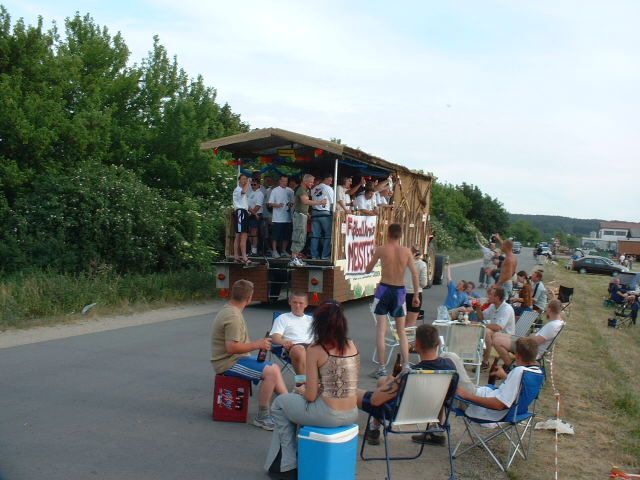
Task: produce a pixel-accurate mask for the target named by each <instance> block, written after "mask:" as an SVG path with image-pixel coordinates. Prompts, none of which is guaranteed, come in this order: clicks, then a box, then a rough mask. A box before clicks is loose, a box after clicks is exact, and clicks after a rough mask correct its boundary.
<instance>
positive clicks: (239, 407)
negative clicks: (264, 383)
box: [212, 375, 251, 422]
mask: <svg viewBox="0 0 640 480" xmlns="http://www.w3.org/2000/svg"><path fill="white" fill-rule="evenodd" d="M250 394H251V382H250V381H249V380H244V379H242V378H237V377H226V376H224V375H216V379H215V383H214V386H213V412H212V417H213V420H215V421H217V422H246V421H247V411H248V410H249V395H250Z"/></svg>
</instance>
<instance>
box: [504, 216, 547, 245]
mask: <svg viewBox="0 0 640 480" xmlns="http://www.w3.org/2000/svg"><path fill="white" fill-rule="evenodd" d="M507 233H508V235H509V236H510V237H513V239H514V240H517V241H519V242H521V243H523V244H525V245H535V244H536V243H538V242H540V239H541V235H540V231H539V230H537V229H536V228H534V227H533V226H532V225H531V224H530V223H529V222H525V221H524V220H518V221H517V222H514V223H512V224H511V225H510V226H509V229H508V230H507Z"/></svg>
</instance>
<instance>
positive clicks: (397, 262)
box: [365, 223, 422, 377]
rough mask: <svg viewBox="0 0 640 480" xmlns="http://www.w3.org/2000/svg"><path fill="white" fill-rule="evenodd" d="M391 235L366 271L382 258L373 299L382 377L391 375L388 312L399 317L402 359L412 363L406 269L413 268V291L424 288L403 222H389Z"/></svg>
mask: <svg viewBox="0 0 640 480" xmlns="http://www.w3.org/2000/svg"><path fill="white" fill-rule="evenodd" d="M387 237H388V240H387V243H386V244H385V245H382V246H380V247H378V248H376V249H375V251H374V252H373V255H372V257H371V260H370V261H369V264H368V265H367V267H366V269H365V272H366V273H370V272H371V271H372V270H373V268H374V267H375V265H376V263H378V260H380V262H381V265H382V274H381V278H380V283H379V284H378V287H377V288H376V293H375V296H374V299H373V313H374V314H375V316H376V323H377V334H376V344H377V348H378V361H379V363H380V368H379V369H378V372H377V373H376V376H378V377H382V376H386V375H387V370H386V368H385V353H386V352H385V344H384V338H385V334H386V332H387V315H391V316H392V317H394V318H395V321H396V330H397V332H398V339H399V342H400V352H401V353H402V361H403V364H404V366H405V368H408V367H409V342H408V340H407V334H406V332H405V330H404V327H405V317H406V315H407V310H406V305H405V297H406V290H405V288H404V271H405V270H406V269H407V268H408V269H409V270H410V271H411V276H412V279H413V291H414V292H421V291H422V289H421V288H420V280H419V279H418V271H417V270H416V266H415V263H414V261H413V254H412V253H411V250H410V249H408V248H407V247H403V246H402V245H400V240H401V239H402V226H401V225H400V224H398V223H392V224H391V225H389V230H388V234H387ZM412 304H413V306H414V307H417V306H419V305H420V299H419V297H418V295H414V297H413V302H412Z"/></svg>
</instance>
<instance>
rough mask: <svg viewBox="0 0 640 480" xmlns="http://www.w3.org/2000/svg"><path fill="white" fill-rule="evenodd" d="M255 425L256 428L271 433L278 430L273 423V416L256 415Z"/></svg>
mask: <svg viewBox="0 0 640 480" xmlns="http://www.w3.org/2000/svg"><path fill="white" fill-rule="evenodd" d="M253 424H254V425H255V426H256V427H260V428H263V429H265V430H268V431H270V432H272V431H273V430H274V429H275V428H276V424H275V422H274V421H273V417H272V416H271V415H265V416H264V417H261V416H260V415H256V416H255V417H254V418H253Z"/></svg>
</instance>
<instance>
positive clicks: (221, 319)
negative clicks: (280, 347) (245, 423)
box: [211, 280, 287, 430]
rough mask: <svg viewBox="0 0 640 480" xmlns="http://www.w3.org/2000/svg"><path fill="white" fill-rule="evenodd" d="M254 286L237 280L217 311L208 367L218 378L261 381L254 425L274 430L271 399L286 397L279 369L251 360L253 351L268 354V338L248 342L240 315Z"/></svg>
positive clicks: (268, 363)
mask: <svg viewBox="0 0 640 480" xmlns="http://www.w3.org/2000/svg"><path fill="white" fill-rule="evenodd" d="M252 296H253V283H251V282H249V281H248V280H238V281H237V282H235V283H234V284H233V287H231V298H230V299H229V301H228V302H227V304H226V305H225V306H224V307H222V309H220V311H219V312H218V314H217V315H216V318H215V319H214V320H213V326H212V329H211V363H212V364H213V369H214V370H215V372H216V373H217V374H219V375H227V376H230V377H239V378H243V379H245V380H250V381H252V382H253V383H255V384H257V383H258V382H260V381H262V385H261V387H260V395H259V397H258V398H259V400H258V405H259V406H258V414H257V415H256V416H255V418H254V419H253V424H254V425H255V426H257V427H261V428H264V429H265V430H273V429H274V427H275V425H274V423H273V419H272V418H271V414H270V412H269V405H270V403H271V397H272V395H273V392H274V391H275V392H276V393H278V394H283V393H287V386H286V385H285V383H284V380H283V379H282V374H281V373H280V368H279V367H278V366H277V365H272V364H271V363H270V362H265V361H262V362H259V361H258V360H257V359H256V358H254V357H251V356H250V352H254V351H256V350H265V351H269V350H270V349H271V339H270V338H260V339H259V340H255V341H253V342H252V341H251V340H250V339H249V334H248V333H247V324H246V322H245V321H244V317H243V316H242V311H243V310H244V308H245V307H246V306H247V305H248V304H249V303H250V302H251V297H252Z"/></svg>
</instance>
